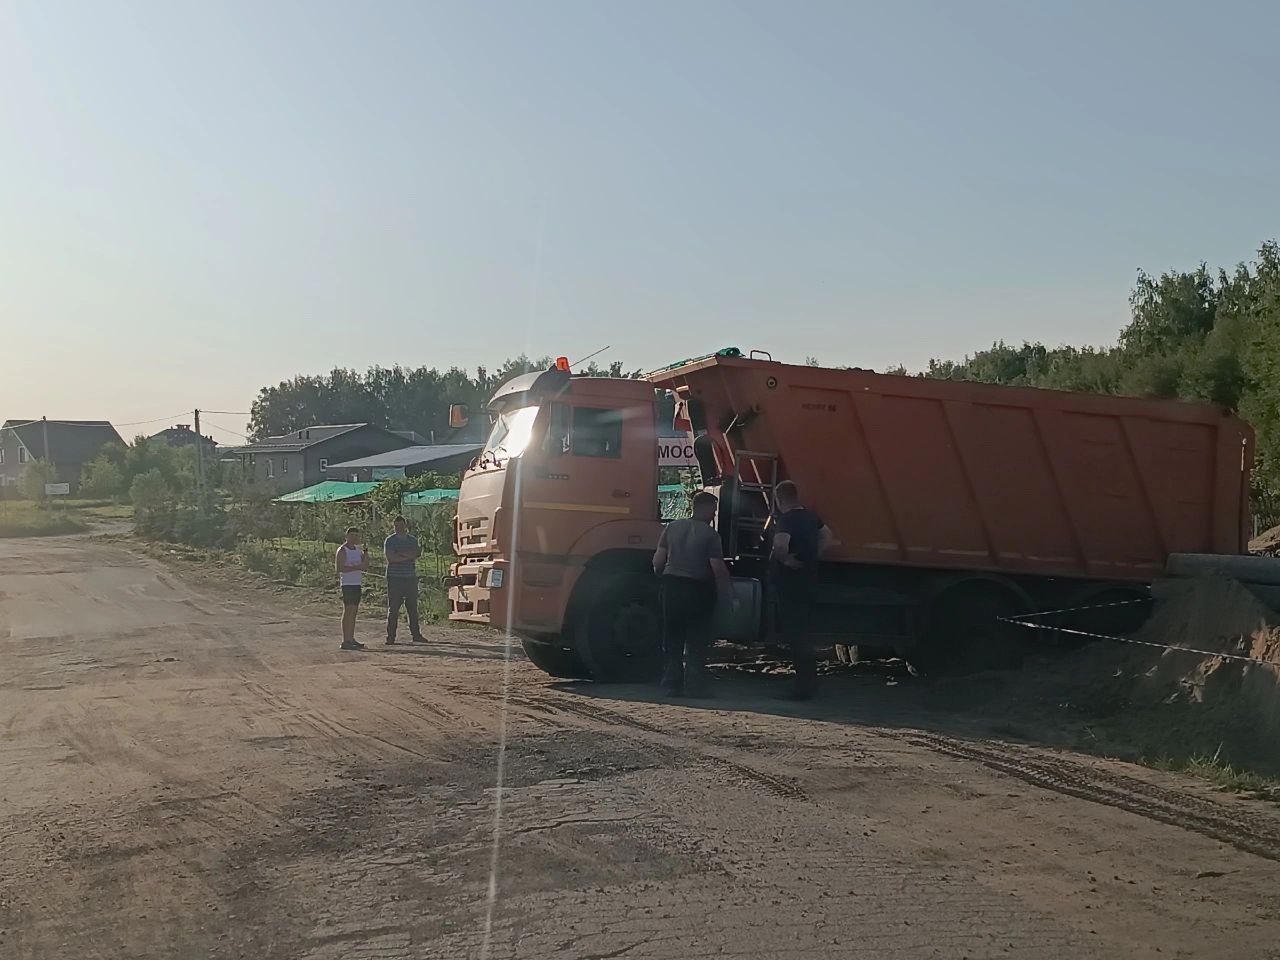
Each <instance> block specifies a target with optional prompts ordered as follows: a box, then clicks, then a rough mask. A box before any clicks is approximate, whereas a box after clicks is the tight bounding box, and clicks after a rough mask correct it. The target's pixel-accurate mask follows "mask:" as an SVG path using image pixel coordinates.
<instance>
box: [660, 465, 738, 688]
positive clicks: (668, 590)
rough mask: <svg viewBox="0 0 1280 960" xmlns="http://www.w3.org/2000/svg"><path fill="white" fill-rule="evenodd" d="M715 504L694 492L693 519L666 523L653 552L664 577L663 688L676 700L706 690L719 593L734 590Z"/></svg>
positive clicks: (713, 501)
mask: <svg viewBox="0 0 1280 960" xmlns="http://www.w3.org/2000/svg"><path fill="white" fill-rule="evenodd" d="M716 503H717V501H716V498H715V496H714V495H712V494H710V493H707V492H706V491H705V490H703V491H702V492H701V493H698V494H695V495H694V498H693V516H692V517H691V518H689V519H687V520H672V521H671V522H670V523H669V524H667V525H666V526H665V527H664V528H663V530H662V536H661V537H659V538H658V549H657V550H656V551H655V552H654V554H653V572H654V573H656V574H658V576H660V577H661V578H662V651H663V659H664V661H665V669H664V671H663V674H662V688H663V690H665V691H666V692H667V693H668V694H670V695H672V696H680V695H681V694H683V693H685V692H686V689H687V692H688V693H690V694H692V695H693V696H703V695H705V694H706V693H707V692H708V691H707V689H706V657H707V644H708V643H709V642H710V640H711V622H712V617H713V615H714V614H715V610H716V592H717V589H718V590H719V592H720V593H721V594H722V595H724V596H725V598H726V599H729V595H730V589H731V588H730V581H729V568H728V567H727V566H726V565H725V562H724V548H723V547H722V546H721V545H720V534H718V533H716V531H715V528H714V527H712V526H711V522H712V521H713V520H714V519H715V516H716ZM686 651H687V654H688V656H687V662H686ZM686 678H687V684H686Z"/></svg>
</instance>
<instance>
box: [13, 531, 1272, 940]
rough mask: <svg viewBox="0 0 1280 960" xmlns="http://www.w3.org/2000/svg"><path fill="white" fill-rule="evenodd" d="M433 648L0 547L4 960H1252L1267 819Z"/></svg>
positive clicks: (804, 715) (1263, 885) (863, 715)
mask: <svg viewBox="0 0 1280 960" xmlns="http://www.w3.org/2000/svg"><path fill="white" fill-rule="evenodd" d="M361 631H362V633H363V635H364V638H365V639H366V640H369V641H375V640H378V639H379V638H378V634H377V625H376V623H373V622H362V624H361ZM433 637H434V643H433V644H432V645H431V646H430V647H427V648H409V647H397V648H393V649H390V650H387V649H383V648H382V647H381V645H380V644H378V646H377V647H376V648H373V647H371V649H370V651H369V652H368V653H365V654H343V653H340V652H339V651H338V650H337V649H336V627H335V623H334V622H332V620H330V619H321V618H318V617H316V616H314V615H311V614H299V613H298V612H296V611H295V610H290V609H284V608H281V607H279V606H278V605H277V604H276V602H275V601H273V599H272V598H271V597H269V596H267V595H265V594H262V593H259V592H256V591H248V592H245V593H240V594H236V593H235V592H233V591H229V590H221V589H218V588H215V587H211V586H208V585H202V586H198V587H197V586H192V585H191V584H189V583H188V582H186V581H184V580H183V579H181V578H180V576H179V574H177V573H175V572H174V571H173V570H171V569H168V568H166V567H164V566H162V565H160V564H158V563H157V562H155V561H153V560H145V559H141V558H139V557H138V556H137V555H135V554H134V553H132V552H130V551H129V550H128V549H127V548H126V547H125V546H122V545H118V544H112V543H103V542H90V541H88V540H84V539H59V540H43V541H25V542H15V541H7V542H5V541H0V643H2V644H3V647H2V651H3V655H4V667H3V671H2V672H0V730H2V731H3V741H2V743H0V749H2V751H3V752H2V753H0V764H2V767H0V864H2V865H3V869H2V870H0V957H6V958H9V957H17V958H28V957H57V958H62V957H77V958H83V957H113V958H114V957H130V958H151V957H154V958H174V957H181V958H187V957H191V958H203V957H215V958H222V957H247V958H295V957H296V958H310V960H320V958H335V960H336V958H375V957H376V958H400V957H415V958H416V957H424V958H425V957H430V958H495V960H496V958H514V957H521V958H541V957H564V958H582V960H585V958H606V957H626V958H628V960H633V958H635V960H638V958H664V960H686V958H692V957H704V956H706V957H738V958H774V957H778V958H781V957H786V958H793V960H794V958H809V957H854V956H856V957H869V958H870V957H874V958H900V957H911V958H915V957H946V958H952V957H954V958H960V957H971V958H978V957H1037V958H1055V960H1057V958H1074V957H1125V958H1128V957H1161V958H1165V957H1213V958H1233V957H1239V958H1246V957H1247V958H1268V957H1270V958H1275V957H1280V811H1277V809H1276V808H1275V807H1274V806H1268V805H1265V804H1258V803H1250V802H1245V801H1240V800H1236V799H1234V798H1231V797H1225V796H1222V795H1219V794H1215V793H1213V792H1212V791H1210V790H1209V789H1208V788H1206V787H1204V786H1202V785H1200V784H1198V783H1195V782H1193V781H1189V780H1184V779H1181V778H1178V777H1173V776H1168V775H1162V774H1157V773H1154V772H1151V771H1147V770H1144V769H1140V768H1136V767H1130V766H1125V765H1121V764H1111V763H1105V762H1100V761H1096V760H1093V759H1088V758H1084V757H1080V756H1074V755H1066V754H1062V753H1060V752H1053V751H1049V750H1042V749H1037V748H1033V747H1029V746H1026V745H1019V744H1010V743H1000V742H995V741H992V740H989V739H984V738H983V737H982V736H981V735H978V734H976V733H975V732H974V731H973V730H968V731H966V730H965V729H963V728H962V727H961V726H959V722H958V721H956V720H955V719H954V718H952V719H947V718H945V717H937V716H934V715H931V714H928V713H926V712H923V711H922V710H921V709H920V708H919V707H918V706H915V705H913V695H912V692H911V689H910V686H909V685H908V684H901V685H899V686H896V687H890V686H886V685H885V683H884V681H883V679H882V678H876V677H862V678H859V677H847V678H840V679H838V680H835V681H833V682H830V683H828V685H827V687H826V689H825V691H824V699H823V700H822V701H821V702H819V703H817V704H814V705H811V706H810V705H799V706H795V707H792V706H782V705H775V704H774V703H773V702H772V701H771V700H770V699H769V695H770V694H771V692H772V691H773V688H774V686H775V685H776V684H777V680H776V678H769V677H755V676H746V675H734V676H730V677H728V678H726V679H721V680H720V681H719V682H718V683H717V688H718V692H719V693H720V696H719V698H718V699H717V700H716V701H714V703H712V702H699V703H679V704H677V703H666V702H662V701H660V700H658V699H656V698H654V697H652V695H651V692H650V691H648V690H644V689H640V688H593V687H591V686H590V685H564V684H557V683H555V682H554V681H551V680H549V679H548V678H546V677H545V676H543V675H542V674H540V673H539V672H537V671H536V670H535V669H534V668H532V667H531V666H530V665H528V664H527V663H524V662H523V661H521V660H519V659H518V658H517V659H516V662H514V663H513V664H512V665H511V667H510V669H509V671H508V670H507V669H506V660H505V658H504V646H503V644H502V642H501V640H500V638H495V637H494V636H492V635H491V634H486V633H484V632H481V631H474V630H454V629H449V630H440V631H436V632H435V633H434V634H433ZM508 676H509V681H510V682H509V690H507V695H505V696H504V678H506V677H508ZM503 742H505V745H506V746H505V751H503V750H501V749H500V744H502V743H503ZM499 778H501V782H502V787H501V790H500V791H499V790H498V786H497V785H498V781H499ZM499 800H500V809H499V808H498V802H499ZM495 825H496V826H497V828H498V830H497V841H498V843H497V847H496V848H495V845H494V840H495Z"/></svg>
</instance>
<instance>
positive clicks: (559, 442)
mask: <svg viewBox="0 0 1280 960" xmlns="http://www.w3.org/2000/svg"><path fill="white" fill-rule="evenodd" d="M572 416H573V407H571V406H569V405H568V404H567V403H553V404H552V405H551V425H550V426H549V427H548V428H547V439H546V451H547V453H550V454H555V455H556V456H559V455H561V454H565V453H568V452H569V434H570V424H571V422H572Z"/></svg>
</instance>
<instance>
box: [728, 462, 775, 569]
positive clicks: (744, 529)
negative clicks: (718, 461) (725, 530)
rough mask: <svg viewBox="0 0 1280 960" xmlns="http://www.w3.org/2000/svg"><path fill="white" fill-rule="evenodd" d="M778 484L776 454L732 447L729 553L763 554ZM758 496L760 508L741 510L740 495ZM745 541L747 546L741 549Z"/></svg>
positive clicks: (737, 554) (739, 554)
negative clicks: (765, 536)
mask: <svg viewBox="0 0 1280 960" xmlns="http://www.w3.org/2000/svg"><path fill="white" fill-rule="evenodd" d="M777 486H778V457H777V454H773V453H758V452H755V451H752V450H736V451H734V454H733V483H732V488H733V495H732V497H731V498H730V502H729V556H731V557H737V556H744V555H745V556H764V554H765V552H766V550H765V547H764V531H765V526H766V524H767V523H768V520H769V516H770V515H771V514H772V513H773V491H774V489H775V488H776V487H777ZM755 497H759V498H760V505H761V507H762V508H763V512H762V513H761V514H759V515H757V514H755V513H744V512H743V510H742V503H743V499H744V498H755ZM744 544H748V545H751V546H748V547H747V549H745V550H744V549H743V546H744Z"/></svg>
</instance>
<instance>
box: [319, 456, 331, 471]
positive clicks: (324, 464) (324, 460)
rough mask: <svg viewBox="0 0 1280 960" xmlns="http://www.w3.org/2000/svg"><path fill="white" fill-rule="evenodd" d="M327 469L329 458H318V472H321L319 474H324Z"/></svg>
mask: <svg viewBox="0 0 1280 960" xmlns="http://www.w3.org/2000/svg"><path fill="white" fill-rule="evenodd" d="M328 469H329V458H328V457H321V458H320V472H321V473H324V472H325V471H326V470H328Z"/></svg>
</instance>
